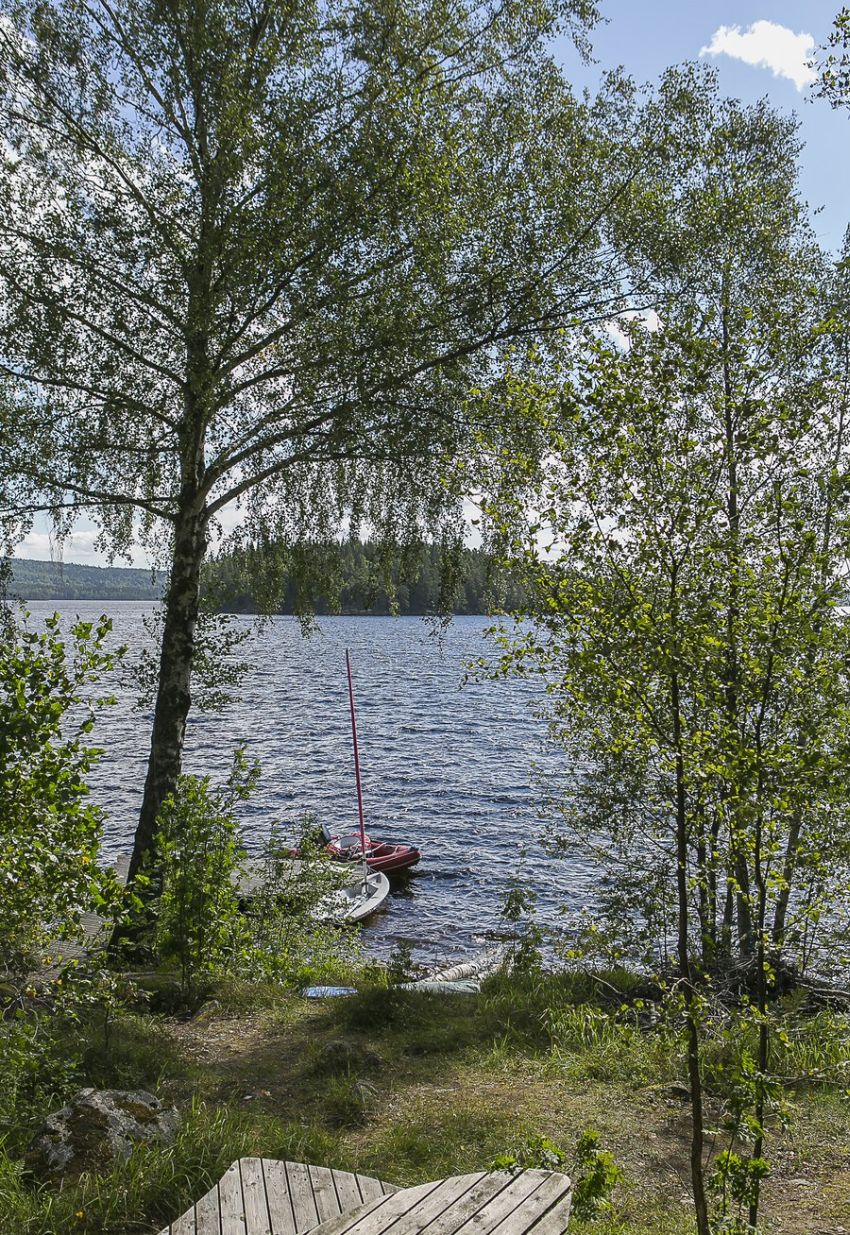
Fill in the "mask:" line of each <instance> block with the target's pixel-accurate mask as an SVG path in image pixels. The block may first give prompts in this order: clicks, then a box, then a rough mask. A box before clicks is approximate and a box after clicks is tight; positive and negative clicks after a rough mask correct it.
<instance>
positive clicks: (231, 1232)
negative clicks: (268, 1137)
mask: <svg viewBox="0 0 850 1235" xmlns="http://www.w3.org/2000/svg"><path fill="white" fill-rule="evenodd" d="M218 1198H219V1205H220V1214H221V1235H247V1232H246V1229H245V1225H246V1224H245V1202H244V1200H243V1199H242V1179H241V1177H240V1174H239V1163H238V1162H234V1163H233V1164H232V1165H231V1166H229V1167H228V1168H227V1170H226V1171H225V1172H224V1174H223V1175H222V1177H221V1179H220V1180H219V1182H218ZM172 1235H173V1232H172ZM204 1235H206V1233H205V1232H204Z"/></svg>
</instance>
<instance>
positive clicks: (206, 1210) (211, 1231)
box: [172, 1184, 221, 1235]
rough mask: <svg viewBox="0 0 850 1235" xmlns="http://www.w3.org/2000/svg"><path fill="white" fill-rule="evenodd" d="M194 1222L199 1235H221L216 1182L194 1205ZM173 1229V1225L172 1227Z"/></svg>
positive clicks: (219, 1207)
mask: <svg viewBox="0 0 850 1235" xmlns="http://www.w3.org/2000/svg"><path fill="white" fill-rule="evenodd" d="M195 1222H196V1224H197V1231H198V1232H199V1235H221V1206H220V1204H219V1198H218V1184H214V1185H213V1187H212V1188H210V1190H209V1192H206V1193H205V1194H204V1195H203V1196H202V1197H201V1199H200V1200H199V1201H198V1203H197V1205H196V1206H195ZM172 1230H173V1227H172Z"/></svg>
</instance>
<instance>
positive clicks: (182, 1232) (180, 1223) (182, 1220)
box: [169, 1205, 197, 1235]
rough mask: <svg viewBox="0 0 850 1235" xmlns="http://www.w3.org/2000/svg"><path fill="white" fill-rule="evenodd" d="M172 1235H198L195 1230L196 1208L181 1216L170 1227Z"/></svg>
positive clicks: (193, 1207)
mask: <svg viewBox="0 0 850 1235" xmlns="http://www.w3.org/2000/svg"><path fill="white" fill-rule="evenodd" d="M169 1231H170V1235H197V1232H196V1229H195V1206H194V1205H193V1206H192V1208H191V1209H187V1210H186V1212H185V1214H181V1215H180V1217H179V1218H178V1219H177V1221H176V1222H172V1224H171V1226H170V1227H169Z"/></svg>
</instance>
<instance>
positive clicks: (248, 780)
mask: <svg viewBox="0 0 850 1235" xmlns="http://www.w3.org/2000/svg"><path fill="white" fill-rule="evenodd" d="M258 775H259V770H258V768H257V766H256V765H250V766H249V765H248V762H247V760H246V759H245V756H244V753H243V752H242V751H237V752H236V754H235V756H234V760H233V770H232V772H231V774H230V776H229V778H228V780H227V782H226V784H225V785H224V786H221V787H219V788H215V789H214V788H213V787H212V786H211V784H210V780H209V777H206V776H205V777H203V778H198V777H196V776H181V777H180V778H179V780H178V782H177V788H176V789H175V790H174V792H173V793H172V794H170V795H169V796H168V797H167V798H166V800H165V802H164V803H163V805H162V810H161V812H160V816H159V831H158V833H157V836H156V841H155V854H156V859H155V860H156V863H157V867H156V872H155V880H156V882H159V883H160V893H159V899H158V902H157V905H156V921H155V926H154V940H153V942H154V950H155V952H156V954H157V956H158V957H160V959H162V960H172V961H175V962H176V963H177V966H178V969H179V973H180V988H181V991H182V993H183V995H184V997H185V998H186V999H188V1000H191V999H192V998H193V997H195V996H196V995H197V994H198V990H199V988H200V986H201V985H202V984H203V983H204V982H205V981H208V980H210V979H212V978H214V977H215V976H217V975H218V974H221V973H238V972H239V969H240V964H241V959H242V957H243V955H244V953H245V952H246V950H247V949H248V946H249V940H250V936H249V931H248V924H247V921H246V919H245V916H244V915H243V914H242V913H241V912H240V907H239V891H238V882H239V876H240V873H241V872H242V870H243V866H244V859H245V852H244V849H243V848H242V844H241V840H240V838H239V825H238V823H237V821H236V816H235V814H234V807H235V805H236V803H237V802H239V801H243V800H244V799H245V798H247V797H248V796H249V794H250V793H251V791H252V789H253V788H254V786H255V785H256V783H257V778H258Z"/></svg>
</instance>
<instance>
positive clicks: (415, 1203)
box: [160, 1158, 572, 1235]
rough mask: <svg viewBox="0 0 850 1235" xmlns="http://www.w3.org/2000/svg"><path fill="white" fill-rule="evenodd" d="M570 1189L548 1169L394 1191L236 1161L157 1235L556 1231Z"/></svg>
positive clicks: (323, 1170)
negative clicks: (194, 1202)
mask: <svg viewBox="0 0 850 1235" xmlns="http://www.w3.org/2000/svg"><path fill="white" fill-rule="evenodd" d="M571 1193H572V1186H571V1184H570V1180H569V1179H568V1178H567V1176H566V1175H561V1174H560V1173H558V1172H555V1171H522V1172H520V1173H518V1174H511V1173H510V1172H508V1171H493V1172H481V1173H479V1174H475V1175H455V1176H453V1177H452V1178H450V1179H438V1180H435V1181H434V1182H432V1183H427V1184H420V1185H419V1186H418V1187H416V1188H402V1189H396V1188H394V1187H393V1186H392V1185H391V1184H386V1183H382V1182H381V1181H380V1180H377V1179H370V1178H368V1177H367V1176H363V1175H351V1174H348V1173H347V1172H345V1171H331V1170H328V1168H327V1167H318V1166H306V1165H305V1164H303V1163H298V1162H274V1161H272V1160H270V1159H268V1158H240V1159H239V1161H238V1162H234V1163H233V1165H232V1166H230V1167H229V1168H228V1170H227V1172H226V1173H225V1175H224V1176H223V1177H222V1179H221V1180H220V1181H219V1183H218V1184H216V1186H215V1187H214V1188H211V1189H210V1191H209V1192H208V1193H207V1194H206V1195H205V1196H203V1197H202V1198H201V1200H200V1201H198V1203H197V1204H196V1205H194V1206H193V1207H192V1208H191V1209H190V1210H188V1211H187V1212H186V1213H185V1214H183V1215H182V1217H180V1218H178V1219H177V1221H176V1222H173V1223H172V1224H171V1226H169V1227H166V1228H165V1230H164V1231H162V1232H160V1235H305V1233H306V1232H307V1231H312V1232H313V1233H314V1235H422V1233H423V1232H427V1235H564V1232H565V1231H566V1229H567V1223H568V1221H569V1215H570V1197H571Z"/></svg>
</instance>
